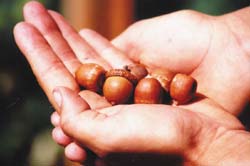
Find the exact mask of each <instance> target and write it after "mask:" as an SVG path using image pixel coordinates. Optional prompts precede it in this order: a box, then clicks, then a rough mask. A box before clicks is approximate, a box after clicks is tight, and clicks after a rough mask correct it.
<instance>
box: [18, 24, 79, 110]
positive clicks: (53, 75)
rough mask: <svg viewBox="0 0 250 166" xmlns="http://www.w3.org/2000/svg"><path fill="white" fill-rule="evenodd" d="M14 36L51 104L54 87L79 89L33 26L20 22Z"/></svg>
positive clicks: (53, 103) (54, 104)
mask: <svg viewBox="0 0 250 166" xmlns="http://www.w3.org/2000/svg"><path fill="white" fill-rule="evenodd" d="M14 37H15V41H16V43H17V45H18V46H19V48H20V49H21V51H22V53H23V54H24V55H25V57H26V59H27V60H28V62H29V64H30V65H31V68H32V70H33V72H34V74H35V76H36V78H37V80H38V82H39V84H40V86H41V87H42V89H43V90H44V91H45V93H46V95H47V96H48V98H49V100H50V101H51V103H52V105H53V106H55V107H56V103H55V102H54V99H53V95H52V91H53V89H54V88H55V87H57V86H65V87H68V88H70V89H72V90H75V91H79V87H78V85H77V84H76V82H75V79H74V77H73V76H72V75H71V74H70V72H69V71H68V70H67V69H66V68H65V66H64V64H63V63H62V62H61V60H60V59H59V58H58V57H57V56H56V55H55V53H54V52H53V51H52V50H51V48H50V46H49V45H48V43H47V42H46V40H45V39H44V38H43V36H42V35H41V33H40V32H39V31H38V30H37V29H36V28H35V27H33V26H32V25H30V24H29V23H25V22H21V23H19V24H17V25H16V26H15V28H14Z"/></svg>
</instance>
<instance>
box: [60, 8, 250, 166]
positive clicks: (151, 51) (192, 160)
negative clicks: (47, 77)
mask: <svg viewBox="0 0 250 166" xmlns="http://www.w3.org/2000/svg"><path fill="white" fill-rule="evenodd" d="M246 10H247V9H243V10H242V11H238V12H236V13H232V14H229V15H226V16H222V17H218V18H215V17H210V16H204V15H201V14H199V13H193V12H191V13H190V12H186V11H184V12H180V13H174V14H171V15H166V16H162V17H160V18H157V19H155V18H154V19H152V20H148V21H143V22H139V23H137V24H135V25H133V26H132V27H131V28H129V29H128V30H127V31H125V32H124V33H123V34H122V35H121V36H119V37H118V38H116V39H115V40H114V41H113V43H114V44H115V45H116V46H117V47H119V48H121V49H122V50H123V51H125V52H126V53H128V55H129V56H130V58H131V59H134V60H135V61H139V62H141V63H143V64H146V65H147V66H148V68H156V67H161V66H167V67H166V68H169V69H171V70H173V71H176V72H185V73H189V74H192V75H193V76H194V77H195V78H197V80H198V82H199V86H200V88H199V89H198V91H199V92H201V93H203V94H205V95H206V96H208V97H209V98H206V99H202V100H198V101H197V102H195V103H193V104H190V105H185V106H182V107H181V108H176V107H174V108H172V107H169V106H152V105H146V106H145V105H130V106H116V107H111V108H106V109H101V110H99V109H97V110H96V111H95V112H93V111H88V107H87V106H86V103H85V104H83V105H84V106H79V105H80V104H79V103H81V102H82V103H84V101H83V100H82V101H81V99H80V98H79V97H77V96H75V95H74V94H72V93H71V92H70V91H68V90H67V89H59V90H58V91H60V93H61V95H62V96H63V97H62V98H63V101H65V102H63V104H62V109H63V110H65V111H64V112H65V114H64V113H63V114H62V117H63V118H62V121H63V122H62V124H63V125H62V127H63V129H64V131H65V132H66V133H67V134H68V135H71V136H72V137H73V138H75V139H76V140H78V141H79V142H80V143H81V144H82V145H83V146H87V147H88V148H90V149H92V150H93V151H95V152H96V153H97V154H98V155H99V156H100V157H103V156H106V155H107V156H108V157H107V156H106V157H104V158H111V159H114V158H115V157H110V156H113V155H112V154H116V155H117V154H124V153H129V154H131V153H132V154H133V153H136V154H137V155H138V154H145V151H146V152H147V153H151V152H152V153H154V154H164V155H163V156H164V157H166V156H168V155H170V154H178V155H179V156H182V157H183V160H184V161H183V162H184V163H185V164H190V165H204V164H205V165H221V164H223V165H224V164H225V165H235V164H236V163H237V164H238V165H239V163H241V164H242V165H246V162H249V159H247V158H248V157H247V156H245V154H247V151H249V142H248V141H247V140H248V139H249V133H248V132H246V131H244V130H243V128H242V126H241V125H240V123H239V122H237V120H236V119H235V117H233V116H231V115H230V114H229V113H232V114H235V115H237V114H238V113H240V112H241V110H242V108H243V107H244V104H245V103H246V102H247V101H248V99H249V75H248V74H247V72H248V71H249V57H248V54H247V53H248V52H249V50H248V49H247V47H246V45H239V43H237V41H236V39H235V37H236V38H237V39H238V40H239V39H240V41H241V40H242V41H245V42H242V43H244V44H245V43H248V41H247V38H245V37H244V36H249V34H248V32H247V31H245V29H246V25H244V24H243V23H239V22H237V25H238V24H240V26H239V25H238V27H237V28H239V27H241V28H242V29H243V30H244V31H241V32H244V35H242V34H238V33H237V34H236V36H234V35H235V29H234V28H233V27H235V26H236V25H235V24H236V22H234V21H231V22H230V18H232V17H233V18H235V17H240V18H241V17H242V16H241V15H242V12H243V13H245V12H246ZM170 18H172V19H170ZM174 18H175V19H174ZM176 18H179V19H176ZM180 18H182V19H180ZM187 18H189V19H187ZM191 18H192V19H191ZM185 19H187V20H188V22H187V23H185V22H183V21H185ZM178 20H179V21H178ZM166 22H167V23H168V24H166ZM176 22H182V24H181V25H183V24H185V25H186V24H188V26H186V27H187V29H188V30H186V29H185V30H186V31H187V32H188V33H187V32H186V33H180V32H179V31H181V30H182V29H178V27H176V26H173V25H172V24H177V23H176ZM197 22H199V23H201V22H202V24H199V26H195V25H197ZM164 25H165V26H164ZM177 25H179V24H177ZM210 26H213V28H215V30H217V29H219V30H217V31H212V30H211V29H210ZM159 27H161V28H162V29H161V28H159ZM183 27H184V26H181V28H183ZM196 27H198V28H197V29H196ZM207 27H209V28H207ZM228 27H231V29H230V30H229V29H228ZM166 29H167V30H166ZM168 29H171V31H170V30H168ZM220 29H222V30H220ZM161 30H162V31H161ZM178 30H179V31H178ZM185 30H184V31H185ZM176 31H177V32H176ZM166 32H171V33H172V34H173V36H174V37H175V38H173V37H171V35H169V34H166V35H165V36H164V35H162V34H165V33H166ZM181 32H182V31H181ZM190 32H195V33H196V34H197V33H198V34H197V35H195V36H193V34H192V36H188V35H183V34H190ZM205 32H206V33H205ZM157 33H159V35H157ZM82 34H84V32H83V33H82ZM178 34H181V36H178ZM229 34H231V36H230V35H229ZM232 34H234V35H232ZM137 35H138V36H137ZM228 35H229V36H228ZM169 36H170V37H169ZM183 36H184V37H183ZM212 36H215V37H213V38H212ZM225 36H226V37H227V40H226V41H225V39H224V37H225ZM162 37H164V38H162ZM168 37H169V38H170V39H168ZM155 38H157V41H156V42H151V41H152V40H153V39H155ZM166 38H167V39H166ZM138 39H140V40H138ZM158 39H159V40H158ZM229 39H230V40H229ZM165 40H167V41H168V40H169V41H171V42H173V44H172V43H171V44H170V45H171V47H170V48H168V46H169V45H168V44H166V43H167V42H166V41H165ZM193 40H194V41H195V42H197V43H195V42H190V41H193ZM182 41H185V42H186V43H185V44H184V43H182V44H181V42H182ZM220 42H221V43H220ZM162 44H164V46H163V45H162ZM199 44H200V45H199ZM225 48H227V49H226V50H225ZM179 50H182V51H183V52H185V53H186V57H183V54H182V52H181V51H179ZM242 50H243V51H242ZM194 53H197V54H194ZM215 53H219V55H216V54H215ZM232 54H233V55H232ZM234 54H235V55H237V56H235V55H234ZM215 55H216V56H215ZM228 56H229V57H228ZM159 58H160V59H159ZM177 62H178V63H177ZM179 62H181V63H179ZM163 64H164V65H163ZM165 64H167V65H165ZM183 64H189V66H187V65H183ZM215 64H216V65H215ZM218 64H220V65H221V66H219V67H220V68H218ZM239 64H240V65H239ZM210 66H213V68H211V67H210ZM241 66H242V67H241ZM237 69H240V70H237ZM228 71H229V73H227V72H228ZM235 71H237V72H235ZM242 75H245V76H246V77H245V78H244V79H245V81H246V82H244V83H241V85H240V84H238V83H237V82H235V80H239V79H240V76H242ZM224 81H226V83H228V82H230V86H229V87H228V86H225V85H227V84H226V83H225V82H224ZM200 84H201V85H200ZM222 85H223V86H222ZM236 92H237V95H235V93H236ZM217 94H223V95H221V96H218V95H217ZM234 96H237V97H234ZM64 97H65V98H66V99H65V98H64ZM74 98H77V99H78V100H76V101H74V100H73V99H74ZM215 101H216V102H215ZM232 101H235V102H233V104H234V105H232ZM76 103H77V105H78V106H79V107H74V106H76ZM221 106H223V107H225V108H227V109H228V110H225V109H223V108H222V107H221ZM86 110H87V111H86ZM152 110H153V112H152ZM163 110H164V111H165V112H164V113H163ZM173 110H174V111H173ZM150 111H151V112H150ZM226 111H227V112H229V113H226ZM70 112H71V113H70ZM100 112H101V113H100ZM110 112H111V114H109V113H110ZM112 112H115V113H114V114H112ZM158 113H159V114H158ZM189 113H190V114H189ZM193 113H194V114H193ZM164 114H165V115H164ZM185 114H186V115H185ZM145 115H147V116H146V117H147V118H145ZM69 117H70V118H69ZM93 117H94V118H93ZM85 120H86V121H87V122H88V123H87V122H86V123H84V121H85ZM131 121H132V122H131ZM185 121H188V123H185ZM133 122H135V123H136V124H139V125H135V126H133V127H130V125H131V123H132V124H133ZM157 122H159V123H157ZM167 122H171V123H167ZM197 122H198V123H197ZM218 122H219V124H218ZM229 122H230V124H229ZM140 124H141V125H140ZM163 124H164V125H163ZM82 126H84V127H82ZM102 126H105V128H103V127H102ZM197 126H198V129H197ZM164 127H166V128H164ZM121 128H122V130H121ZM163 128H164V129H163ZM185 128H187V130H185ZM161 129H162V130H161ZM169 130H170V131H169ZM197 130H198V131H201V132H196V131H197ZM155 131H158V132H159V133H158V132H157V133H155ZM167 131H168V132H167ZM109 133H112V134H109ZM116 133H118V134H116ZM131 133H132V134H131ZM166 133H167V134H168V135H167V136H166V135H165V137H164V134H166ZM210 134H211V135H210ZM217 134H218V137H216V136H215V135H217ZM107 135H108V136H109V137H107ZM129 135H133V137H132V136H131V137H129ZM145 135H147V138H145V137H142V136H145ZM155 135H157V136H159V137H160V138H159V137H156V136H155ZM193 136H194V137H193ZM214 136H215V137H214ZM163 137H164V138H165V139H163ZM169 137H170V138H169ZM93 138H94V139H95V141H93ZM125 138H126V139H125ZM168 138H169V139H168ZM171 138H172V139H171ZM179 138H182V139H181V140H179ZM210 138H215V139H210ZM109 139H111V141H110V140H109ZM131 139H132V140H131ZM124 140H125V141H124ZM138 140H139V141H138ZM149 140H150V141H149ZM161 140H163V141H162V142H161ZM193 140H195V141H194V142H193ZM191 142H192V145H191V146H190V147H189V145H190V143H191ZM228 142H230V145H228ZM240 142H241V143H240ZM158 145H161V148H159V147H158ZM237 145H240V146H241V147H243V146H244V147H245V148H242V150H243V151H241V152H236V153H235V152H234V150H233V149H237ZM163 147H166V149H165V150H166V151H164V148H163ZM186 147H187V148H186ZM224 147H225V148H224ZM157 148H158V149H157ZM203 148H204V149H203ZM162 151H164V152H162ZM215 151H216V152H217V151H218V153H216V155H214V152H215ZM199 153H201V154H203V155H201V156H199ZM239 155H243V156H241V157H239ZM116 157H117V158H118V159H121V158H120V157H119V155H117V156H116ZM238 157H239V158H238ZM236 158H238V159H236ZM144 159H145V158H143V160H144ZM157 159H159V158H157ZM239 160H241V161H239ZM107 161H108V162H109V161H110V160H107ZM111 161H112V160H111ZM136 161H141V160H140V159H139V160H136ZM147 163H150V162H148V160H147ZM131 164H132V163H129V164H128V163H125V165H131ZM157 164H158V163H157ZM162 164H166V163H164V162H163V163H162ZM144 165H145V163H144ZM149 165H150V164H149ZM151 165H152V164H151Z"/></svg>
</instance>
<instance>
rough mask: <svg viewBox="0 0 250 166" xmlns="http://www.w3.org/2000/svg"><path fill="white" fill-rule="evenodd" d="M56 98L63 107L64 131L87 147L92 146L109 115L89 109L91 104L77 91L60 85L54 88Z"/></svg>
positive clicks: (62, 121) (62, 125) (62, 120)
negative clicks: (98, 130) (98, 129)
mask: <svg viewBox="0 0 250 166" xmlns="http://www.w3.org/2000/svg"><path fill="white" fill-rule="evenodd" d="M54 96H55V100H56V101H57V103H58V105H59V107H60V108H61V111H62V112H61V127H62V129H63V131H64V132H65V133H66V134H67V135H69V136H70V137H72V138H75V139H76V140H78V141H79V142H81V143H82V144H83V145H84V146H86V147H88V148H89V147H91V144H92V140H93V139H94V138H95V137H96V136H97V135H96V134H97V132H96V131H97V128H99V127H100V126H101V122H102V120H104V119H105V118H106V117H107V115H105V114H101V113H98V112H96V111H93V110H89V108H90V107H89V105H88V104H87V103H86V101H85V100H84V99H82V98H81V97H80V96H79V95H78V94H77V93H76V92H74V91H72V90H70V89H68V88H64V87H58V88H56V89H55V90H54Z"/></svg>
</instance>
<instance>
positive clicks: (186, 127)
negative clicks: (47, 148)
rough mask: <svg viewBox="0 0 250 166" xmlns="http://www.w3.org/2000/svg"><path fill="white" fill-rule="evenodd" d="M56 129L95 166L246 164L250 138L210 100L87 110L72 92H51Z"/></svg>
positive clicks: (229, 115)
mask: <svg viewBox="0 0 250 166" xmlns="http://www.w3.org/2000/svg"><path fill="white" fill-rule="evenodd" d="M54 95H55V98H56V101H57V103H58V105H59V107H60V108H61V111H62V113H61V117H60V119H61V127H62V129H63V131H64V132H65V133H66V134H67V135H69V136H70V137H71V138H74V139H75V140H77V142H78V144H79V145H81V146H82V147H87V148H88V149H91V150H92V151H93V152H94V153H95V154H97V156H98V157H99V160H97V161H96V164H97V165H99V164H100V165H117V166H121V165H122V166H123V165H124V166H125V165H132V166H133V165H146V166H147V165H154V164H157V165H159V166H161V165H166V164H170V163H171V164H172V165H173V164H176V165H192V166H193V165H235V164H238V163H243V165H244V164H247V163H249V162H250V159H249V156H248V153H249V151H250V142H249V138H250V134H249V133H248V132H246V131H244V127H243V126H242V124H241V123H240V122H239V121H238V120H237V119H236V118H235V117H234V116H233V115H231V114H229V113H227V112H226V111H225V110H223V109H222V108H221V107H220V106H218V105H217V104H215V103H213V102H211V100H209V99H201V100H200V101H199V102H197V103H192V104H189V105H186V106H181V107H173V106H169V105H148V104H145V105H143V104H133V105H117V106H112V107H106V108H102V109H90V107H89V105H88V103H87V102H86V101H85V100H84V99H82V97H81V96H79V95H78V94H77V93H76V92H74V91H72V90H70V89H68V88H62V87H58V88H56V89H55V91H54Z"/></svg>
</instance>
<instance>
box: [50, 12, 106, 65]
mask: <svg viewBox="0 0 250 166" xmlns="http://www.w3.org/2000/svg"><path fill="white" fill-rule="evenodd" d="M49 14H50V15H51V17H52V18H53V19H54V21H55V22H56V23H57V25H58V27H59V29H60V31H61V33H62V35H63V37H64V38H65V39H66V40H67V42H68V43H69V45H70V47H71V48H72V49H73V51H74V52H75V54H76V56H77V57H78V59H79V60H80V61H81V62H82V63H97V64H99V65H101V66H103V67H104V68H105V69H109V68H110V65H109V64H108V63H107V62H106V61H105V60H104V59H103V58H101V57H100V56H99V55H98V54H97V52H96V51H95V50H94V49H93V48H92V47H91V46H90V45H89V44H88V43H87V42H86V41H85V40H84V39H83V38H82V37H81V36H80V35H79V34H78V32H76V31H75V29H74V28H73V27H72V26H70V25H69V24H68V23H67V21H66V20H65V19H64V18H63V16H62V15H60V14H59V13H57V12H55V11H49Z"/></svg>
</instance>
